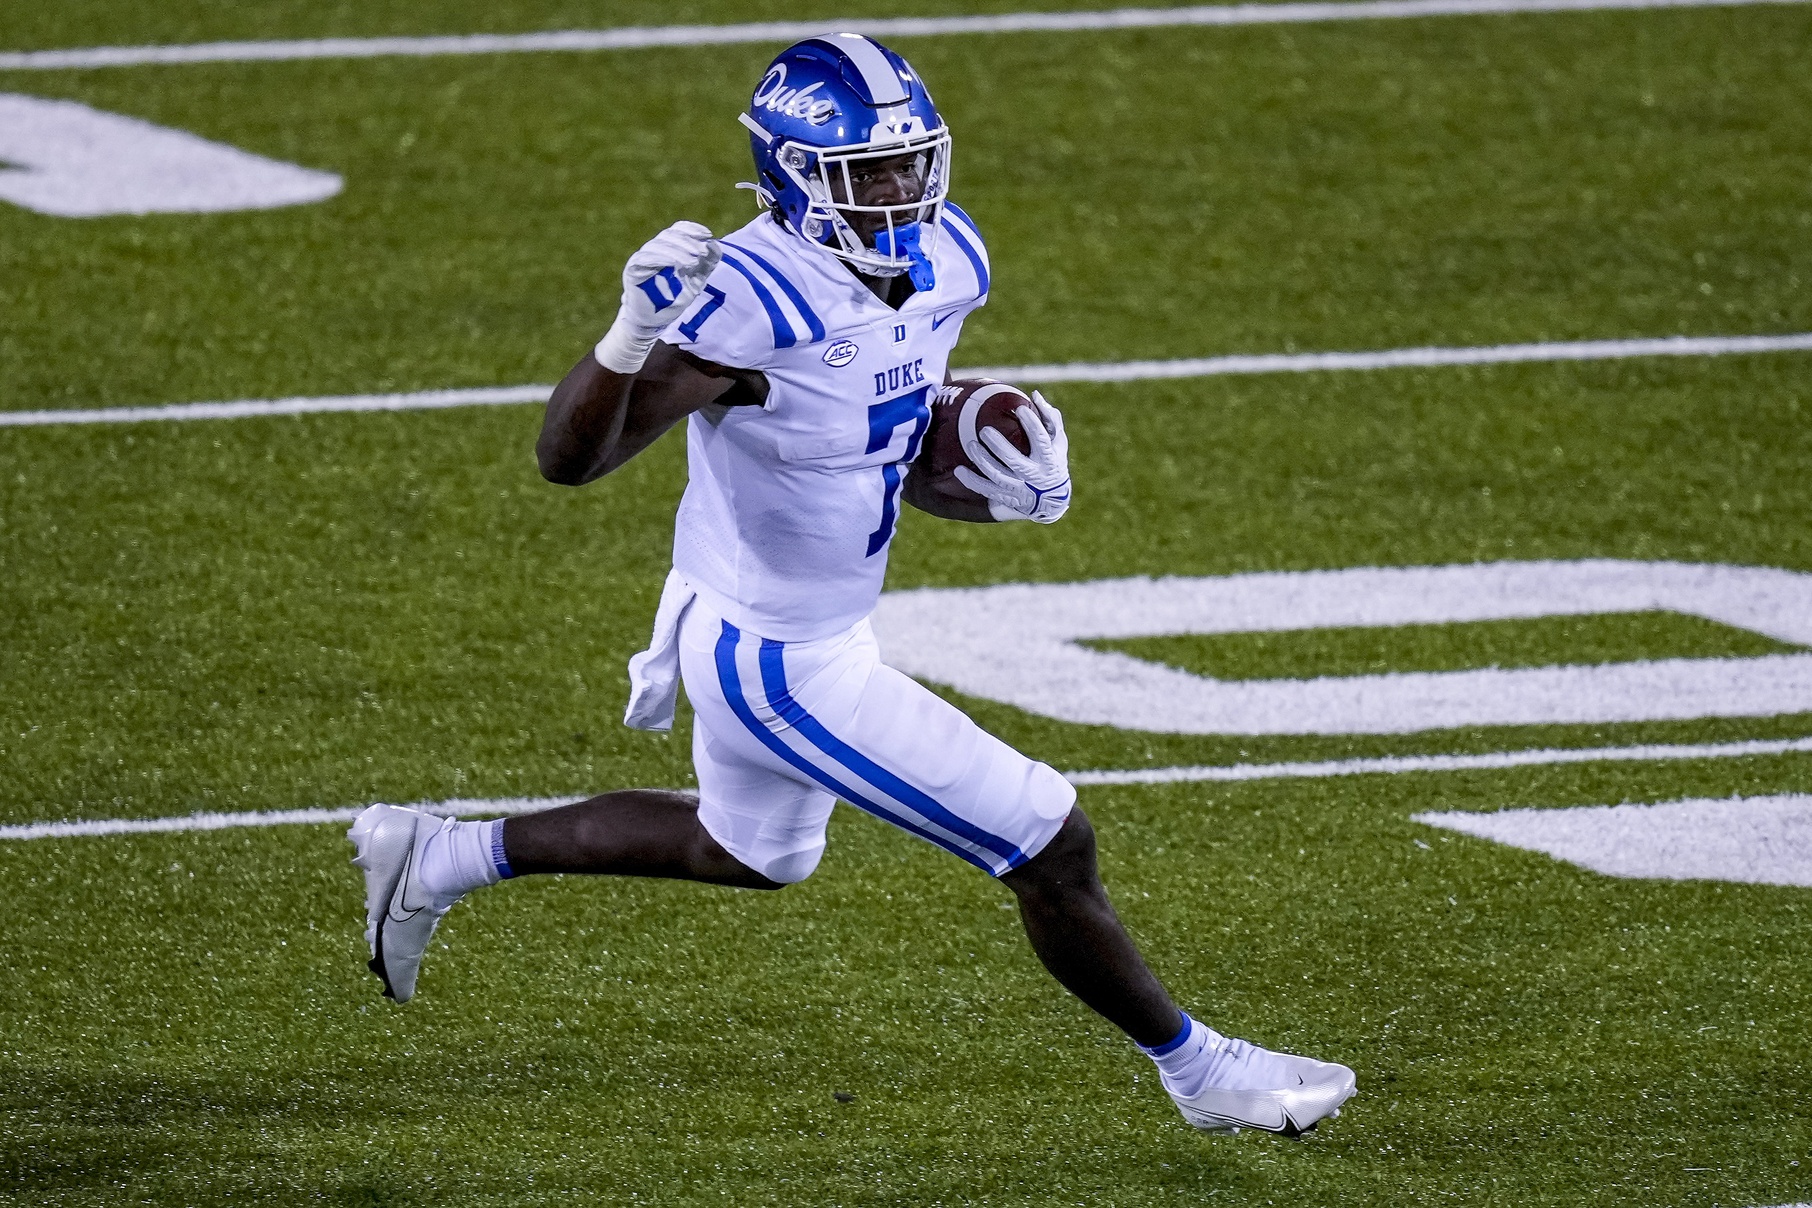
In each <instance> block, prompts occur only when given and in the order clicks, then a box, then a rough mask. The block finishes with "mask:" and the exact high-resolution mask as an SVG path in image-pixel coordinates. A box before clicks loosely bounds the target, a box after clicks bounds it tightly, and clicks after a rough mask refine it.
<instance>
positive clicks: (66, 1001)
mask: <svg viewBox="0 0 1812 1208" xmlns="http://www.w3.org/2000/svg"><path fill="white" fill-rule="evenodd" d="M1517 786H1518V781H1517V780H1516V778H1515V777H1511V776H1503V775H1500V776H1498V777H1496V778H1495V779H1493V780H1491V781H1489V782H1479V783H1477V784H1475V786H1474V789H1473V791H1472V792H1465V791H1462V792H1457V793H1456V792H1454V791H1453V789H1452V784H1451V782H1450V781H1449V780H1447V779H1446V778H1436V777H1424V778H1397V779H1393V780H1391V781H1389V782H1387V783H1383V784H1381V783H1379V782H1377V781H1366V782H1359V781H1345V782H1338V781H1328V782H1319V783H1314V784H1296V785H1289V786H1282V785H1262V786H1260V785H1246V786H1233V787H1223V786H1216V787H1213V788H1208V787H1203V786H1174V787H1171V788H1166V789H1159V790H1087V791H1086V792H1085V795H1084V804H1085V807H1086V808H1088V809H1089V810H1090V811H1091V812H1092V813H1093V815H1094V816H1095V818H1096V821H1097V823H1098V824H1099V826H1100V828H1101V833H1102V835H1103V844H1104V859H1105V860H1106V862H1107V867H1108V869H1109V873H1108V876H1109V881H1110V887H1111V889H1112V890H1113V892H1114V893H1115V894H1116V896H1117V899H1118V901H1119V903H1120V905H1121V907H1122V910H1123V911H1124V913H1125V915H1126V916H1127V918H1128V921H1129V924H1130V925H1131V926H1132V927H1133V929H1134V930H1135V932H1136V933H1137V934H1138V935H1139V936H1140V937H1141V939H1142V940H1143V942H1144V943H1145V944H1146V945H1147V947H1148V949H1149V950H1150V953H1151V956H1152V959H1153V961H1154V963H1155V964H1156V966H1157V967H1158V968H1159V970H1160V971H1161V972H1162V974H1163V975H1164V976H1165V977H1166V978H1167V979H1168V980H1169V981H1170V982H1171V983H1172V984H1173V985H1174V986H1175V987H1176V989H1177V992H1178V994H1179V996H1180V997H1182V998H1183V1000H1184V1001H1185V1002H1188V1003H1190V1004H1191V1005H1192V1006H1193V1007H1195V1008H1196V1009H1198V1010H1199V1011H1200V1012H1201V1013H1202V1014H1203V1015H1204V1016H1206V1017H1211V1018H1213V1019H1215V1020H1216V1021H1217V1022H1219V1023H1221V1024H1222V1026H1224V1027H1227V1028H1229V1029H1233V1030H1238V1031H1241V1032H1244V1033H1245V1034H1248V1035H1252V1036H1255V1037H1257V1038H1259V1039H1261V1040H1264V1041H1266V1042H1269V1043H1273V1044H1277V1045H1280V1046H1284V1045H1287V1046H1291V1047H1297V1048H1302V1049H1307V1050H1309V1051H1313V1052H1319V1053H1325V1054H1329V1055H1335V1056H1339V1057H1341V1058H1342V1059H1345V1060H1349V1061H1351V1063H1352V1064H1353V1065H1354V1066H1355V1067H1356V1068H1357V1070H1358V1071H1359V1075H1360V1085H1361V1088H1362V1094H1361V1097H1360V1098H1359V1099H1357V1100H1355V1101H1354V1103H1353V1104H1352V1106H1351V1108H1350V1110H1349V1111H1348V1112H1346V1113H1345V1114H1343V1116H1342V1118H1341V1119H1340V1120H1339V1121H1337V1122H1336V1123H1335V1124H1333V1125H1330V1126H1329V1127H1328V1128H1327V1129H1326V1130H1325V1131H1324V1132H1323V1133H1322V1134H1320V1135H1318V1136H1316V1137H1315V1138H1313V1139H1312V1140H1310V1141H1308V1142H1304V1143H1301V1144H1290V1143H1284V1142H1277V1141H1272V1140H1270V1139H1267V1138H1262V1137H1247V1138H1242V1139H1239V1140H1215V1139H1209V1138H1203V1137H1199V1136H1196V1135H1194V1134H1192V1133H1190V1132H1188V1131H1187V1130H1186V1129H1185V1128H1184V1127H1183V1126H1182V1125H1180V1124H1179V1123H1178V1122H1177V1121H1176V1120H1175V1119H1174V1117H1173V1115H1172V1110H1171V1108H1170V1107H1169V1105H1168V1104H1167V1103H1166V1102H1165V1101H1164V1100H1163V1099H1162V1098H1161V1096H1160V1095H1159V1093H1158V1091H1157V1088H1156V1087H1155V1086H1154V1085H1153V1083H1152V1075H1151V1072H1150V1070H1149V1068H1148V1067H1146V1066H1145V1065H1144V1064H1143V1062H1142V1060H1141V1059H1140V1058H1139V1057H1138V1056H1137V1054H1136V1053H1134V1052H1133V1051H1132V1050H1131V1048H1130V1047H1129V1046H1127V1045H1126V1044H1125V1043H1124V1042H1123V1041H1122V1040H1120V1039H1119V1038H1117V1037H1116V1036H1114V1035H1112V1034H1111V1030H1110V1029H1109V1028H1107V1026H1106V1025H1105V1024H1102V1023H1101V1022H1100V1021H1098V1020H1096V1019H1094V1018H1093V1017H1092V1016H1089V1015H1088V1014H1087V1013H1086V1011H1084V1010H1083V1009H1082V1008H1081V1007H1079V1006H1078V1005H1076V1004H1075V1003H1073V1002H1072V1001H1070V1000H1068V999H1066V998H1065V997H1063V996H1062V994H1061V993H1060V992H1059V991H1058V990H1057V989H1056V987H1055V986H1054V985H1052V984H1051V983H1049V982H1048V981H1047V980H1046V979H1045V978H1044V976H1043V975H1042V973H1041V972H1040V971H1039V970H1038V969H1037V968H1036V966H1035V964H1034V962H1033V961H1032V958H1031V957H1030V955H1029V953H1028V952H1027V951H1026V949H1025V948H1024V945H1023V943H1022V942H1021V941H1020V939H1019V938H1018V934H1017V924H1016V922H1015V920H1014V919H1013V917H1012V915H1011V913H1010V912H1009V911H1007V910H1005V909H1002V907H1004V906H1005V905H1006V895H1005V894H1004V893H1003V892H1002V891H1001V890H1000V889H999V888H998V887H996V886H993V885H992V884H990V883H989V882H988V881H986V880H985V879H984V878H981V877H978V876H975V875H973V874H972V873H971V871H970V870H968V869H966V868H964V867H962V866H960V865H958V864H957V863H956V862H954V861H949V860H947V859H944V858H943V857H942V856H941V854H940V853H937V852H935V851H933V850H932V849H930V848H929V847H926V846H924V845H920V844H917V843H915V842H914V841H912V840H910V839H907V838H906V837H904V836H900V835H898V834H896V833H894V832H892V831H891V830H889V829H888V828H886V827H884V826H882V825H881V824H879V823H874V822H871V821H868V820H866V819H862V818H860V817H859V816H857V815H854V814H840V815H839V820H838V821H837V822H836V823H835V824H834V825H833V829H832V847H831V853H830V856H829V858H828V859H827V861H826V864H825V866H824V868H823V869H821V870H820V872H819V874H818V875H817V876H816V877H814V878H813V879H812V880H811V881H808V882H806V883H805V884H803V885H801V886H797V887H794V888H791V889H788V890H786V891H785V892H783V893H781V894H777V895H771V896H762V895H755V894H735V893H732V892H730V891H723V890H715V889H709V888H704V887H695V886H681V885H672V884H664V883H651V882H621V881H620V882H600V881H586V880H583V879H579V878H565V879H561V880H549V881H541V882H527V883H523V884H520V885H511V886H506V887H504V888H502V889H499V890H495V891H488V892H487V893H485V894H483V895H480V896H478V897H476V898H474V899H473V900H472V901H471V902H470V903H468V904H466V905H462V906H461V907H460V908H459V909H458V910H457V911H456V912H455V913H454V914H453V915H452V916H450V918H449V920H448V922H447V924H446V925H445V931H444V933H443V938H444V940H445V946H444V947H443V946H442V945H440V944H437V945H436V946H435V950H434V951H433V952H432V953H431V956H430V961H429V964H428V966H427V969H426V972H425V975H424V979H423V988H422V993H421V997H420V998H419V999H418V1000H417V1001H416V1002H415V1003H412V1004H410V1005H409V1006H408V1007H406V1008H396V1007H394V1006H393V1005H392V1004H388V1003H385V1002H383V1001H382V1000H380V999H379V998H378V997H377V994H376V984H375V981H373V980H372V979H370V978H369V977H368V975H366V974H364V972H363V970H362V969H361V967H360V963H359V953H358V948H359V941H358V937H357V929H358V920H357V907H356V897H357V887H356V881H355V879H354V874H353V871H352V870H351V869H350V867H348V866H346V865H345V864H343V863H342V861H343V859H344V856H345V850H346V849H345V845H344V843H343V841H342V840H340V838H339V836H338V833H337V829H330V828H326V827H318V828H295V829H286V830H282V831H274V832H253V833H241V834H236V835H209V836H168V837H155V838H151V837H147V838H145V839H143V840H135V841H133V842H131V843H121V842H98V843H97V842H94V841H59V842H54V843H47V844H43V845H37V846H33V847H32V848H30V849H26V848H23V847H11V848H8V849H6V850H5V851H0V861H3V862H4V864H5V866H6V867H5V870H4V871H5V875H6V876H7V878H8V884H9V885H11V886H13V887H14V895H13V901H14V903H15V909H14V911H13V912H12V922H11V923H10V924H9V928H8V929H9V932H10V934H9V938H8V943H7V944H6V946H5V950H4V951H5V956H4V958H3V959H4V961H5V975H6V979H7V983H8V984H7V991H8V998H7V1001H8V1002H9V1004H10V1006H9V1010H8V1012H7V1015H6V1019H5V1025H4V1031H3V1032H0V1038H3V1043H0V1067H3V1068H4V1072H5V1074H6V1080H5V1087H6V1089H5V1090H4V1091H0V1105H3V1107H4V1115H3V1116H0V1120H3V1121H4V1127H0V1146H3V1147H4V1152H5V1156H6V1161H5V1162H4V1163H3V1164H0V1170H4V1171H5V1172H6V1174H5V1176H3V1177H4V1178H5V1179H7V1180H9V1181H10V1185H9V1184H7V1183H0V1186H7V1188H8V1190H10V1191H12V1192H13V1193H14V1194H15V1195H17V1196H18V1197H19V1198H20V1200H21V1201H28V1202H34V1203H102V1202H141V1201H142V1202H166V1203H217V1202H226V1201H228V1200H229V1199H231V1200H232V1201H237V1202H243V1201H246V1200H251V1201H254V1202H258V1201H268V1202H295V1201H296V1200H299V1199H305V1198H307V1197H311V1196H312V1197H319V1198H324V1199H326V1200H327V1202H345V1203H365V1202H392V1203H433V1202H448V1203H543V1202H550V1203H551V1202H563V1201H570V1200H572V1199H574V1198H577V1199H579V1200H581V1201H586V1202H617V1203H621V1202H653V1203H700V1202H709V1201H713V1200H716V1199H720V1198H724V1197H728V1198H731V1199H733V1200H735V1201H736V1202H739V1203H744V1202H747V1203H799V1202H811V1203H875V1204H883V1203H886V1204H935V1203H946V1204H953V1203H1019V1202H1029V1203H1051V1202H1083V1203H1114V1204H1143V1203H1159V1202H1175V1200H1176V1199H1177V1198H1178V1197H1187V1198H1191V1199H1195V1198H1209V1197H1224V1198H1228V1199H1229V1200H1231V1201H1233V1202H1251V1201H1256V1200H1263V1199H1267V1198H1271V1199H1275V1200H1277V1201H1278V1202H1336V1201H1337V1202H1341V1203H1362V1204H1372V1203H1377V1204H1384V1203H1401V1202H1404V1201H1405V1200H1409V1199H1423V1198H1430V1199H1432V1198H1439V1197H1442V1196H1459V1197H1460V1198H1462V1199H1463V1200H1466V1201H1469V1202H1503V1203H1546V1202H1555V1203H1559V1202H1565V1203H1585V1204H1592V1203H1603V1204H1613V1203H1627V1202H1629V1201H1630V1200H1631V1199H1636V1198H1640V1199H1642V1200H1644V1202H1657V1203H1682V1204H1685V1203H1705V1202H1714V1201H1715V1202H1723V1203H1747V1204H1762V1203H1775V1202H1780V1201H1782V1200H1787V1199H1792V1198H1795V1197H1798V1198H1803V1197H1804V1195H1805V1193H1806V1191H1807V1190H1808V1183H1807V1181H1806V1178H1805V1177H1804V1175H1803V1173H1801V1172H1803V1171H1805V1170H1806V1169H1807V1167H1805V1166H1802V1167H1800V1168H1798V1169H1797V1170H1796V1168H1794V1167H1792V1166H1791V1165H1790V1163H1791V1162H1792V1161H1794V1160H1796V1159H1797V1160H1801V1161H1804V1159H1805V1158H1806V1156H1807V1154H1808V1150H1809V1149H1812V1122H1808V1120H1807V1119H1806V1117H1805V1114H1804V1111H1803V1102H1802V1100H1801V1097H1800V1096H1801V1091H1802V1089H1803V1085H1804V1075H1805V1072H1806V1069H1807V1063H1808V1057H1809V1056H1812V1054H1809V1053H1808V1051H1807V1050H1808V1042H1807V1040H1806V1037H1805V1034H1804V1029H1803V1028H1802V1027H1801V1026H1800V1023H1801V1021H1802V1020H1803V1017H1804V1013H1805V1011H1806V1009H1807V1006H1808V1003H1807V1001H1806V996H1807V987H1806V985H1805V982H1804V978H1803V976H1802V975H1801V969H1802V968H1803V962H1804V958H1805V955H1806V953H1805V939H1804V937H1805V910H1806V909H1807V901H1806V897H1805V895H1804V894H1803V893H1785V892H1782V891H1779V890H1771V889H1765V888H1758V887H1743V886H1731V885H1716V884H1686V885H1669V884H1663V883H1655V882H1628V881H1615V880H1611V879H1607V878H1600V877H1596V876H1593V875H1591V874H1587V873H1583V872H1581V871H1579V870H1577V869H1573V868H1570V867H1568V866H1566V865H1562V864H1558V863H1556V862H1553V861H1550V860H1548V859H1547V858H1546V857H1542V856H1537V855H1532V854H1527V853H1516V852H1507V851H1505V850H1504V849H1502V848H1498V847H1495V846H1493V845H1490V844H1485V843H1479V842H1474V841H1469V840H1465V839H1460V838H1448V837H1444V836H1440V835H1439V834H1438V832H1434V831H1431V830H1428V829H1426V828H1421V827H1418V826H1416V825H1415V824H1413V823H1409V822H1407V821H1406V820H1405V818H1406V815H1407V814H1408V813H1409V812H1410V811H1411V810H1414V809H1421V808H1430V807H1439V806H1443V805H1451V804H1454V803H1456V802H1459V803H1462V804H1464V803H1466V802H1468V801H1476V802H1481V803H1494V802H1496V801H1497V800H1501V799H1502V797H1503V796H1504V795H1506V794H1514V793H1515V792H1516V790H1517ZM1418 840H1423V841H1426V846H1425V847H1424V846H1419V845H1418V842H1417V841H1418ZM1148 894H1149V895H1150V896H1149V897H1148V896H1146V895H1148ZM72 899H74V900H78V901H80V902H81V903H82V904H83V906H84V907H85V910H84V916H85V919H86V923H85V943H84V944H83V945H79V946H77V945H71V944H69V943H68V936H67V934H66V932H65V931H64V930H63V929H62V927H63V924H64V923H65V922H66V921H67V917H68V909H69V907H68V903H69V902H70V901H71V900H72ZM101 951H105V952H108V953H112V954H114V959H110V960H96V959H94V954H95V953H96V952H101ZM84 1003H86V1004H92V1005H91V1006H88V1007H77V1006H74V1004H84ZM128 1004H147V1005H152V1004H154V1006H152V1009H145V1008H144V1007H140V1008H138V1009H132V1008H131V1007H129V1006H128ZM837 1091H843V1092H845V1093H853V1094H854V1095H855V1096H856V1098H855V1100H854V1101H853V1102H851V1103H848V1104H842V1103H839V1102H837V1101H836V1100H835V1099H834V1097H833V1095H834V1093H835V1092H837Z"/></svg>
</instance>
